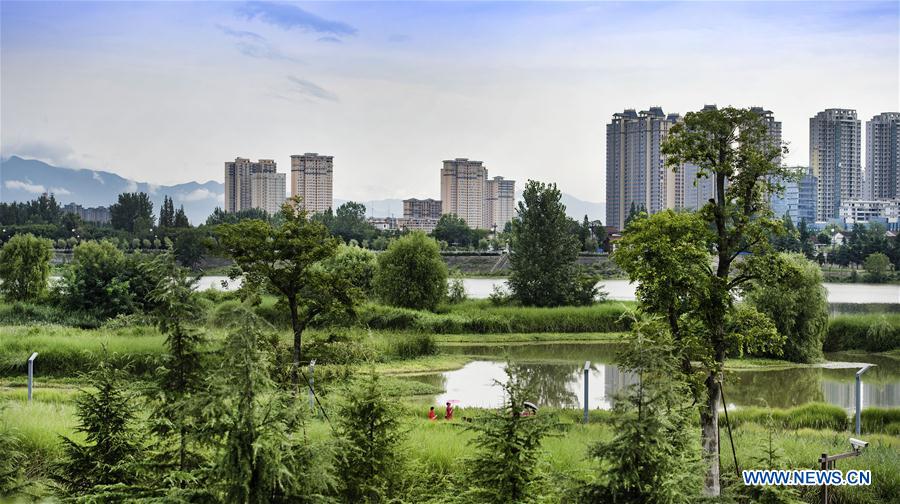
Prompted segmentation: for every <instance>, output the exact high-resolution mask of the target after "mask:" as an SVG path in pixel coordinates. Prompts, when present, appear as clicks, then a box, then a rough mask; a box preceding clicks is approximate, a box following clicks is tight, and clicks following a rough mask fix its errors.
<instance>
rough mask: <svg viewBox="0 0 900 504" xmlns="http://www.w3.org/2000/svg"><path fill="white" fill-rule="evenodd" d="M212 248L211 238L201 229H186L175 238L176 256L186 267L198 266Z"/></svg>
mask: <svg viewBox="0 0 900 504" xmlns="http://www.w3.org/2000/svg"><path fill="white" fill-rule="evenodd" d="M209 248H210V239H209V238H208V237H207V236H206V233H205V232H203V231H202V230H200V229H184V230H182V231H181V232H179V233H178V236H177V237H176V238H175V258H176V259H178V262H179V263H180V264H181V265H182V266H184V267H186V268H192V269H193V268H196V267H197V265H199V264H200V261H202V260H203V256H204V255H205V254H206V252H207V251H208V250H209Z"/></svg>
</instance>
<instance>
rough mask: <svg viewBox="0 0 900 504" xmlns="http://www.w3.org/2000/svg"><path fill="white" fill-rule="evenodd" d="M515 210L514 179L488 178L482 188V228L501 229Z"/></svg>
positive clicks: (510, 218) (513, 214)
mask: <svg viewBox="0 0 900 504" xmlns="http://www.w3.org/2000/svg"><path fill="white" fill-rule="evenodd" d="M515 212H516V181H515V180H507V179H504V178H503V177H494V178H492V179H488V180H487V182H486V185H485V190H484V228H485V229H496V230H497V231H503V228H504V227H505V226H506V223H507V222H509V221H511V220H512V219H513V217H514V216H515Z"/></svg>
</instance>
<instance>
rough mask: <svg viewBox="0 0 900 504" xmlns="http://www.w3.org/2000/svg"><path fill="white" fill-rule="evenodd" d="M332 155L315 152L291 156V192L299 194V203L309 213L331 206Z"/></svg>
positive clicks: (295, 194) (320, 211)
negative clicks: (321, 154)
mask: <svg viewBox="0 0 900 504" xmlns="http://www.w3.org/2000/svg"><path fill="white" fill-rule="evenodd" d="M333 172H334V156H320V155H319V154H317V153H315V152H307V153H306V154H302V155H301V154H295V155H293V156H291V194H292V195H294V196H300V198H301V200H300V205H301V206H302V207H303V208H304V209H305V210H306V211H307V212H310V213H322V212H324V211H326V210H328V209H329V208H332V206H333V200H332V185H333Z"/></svg>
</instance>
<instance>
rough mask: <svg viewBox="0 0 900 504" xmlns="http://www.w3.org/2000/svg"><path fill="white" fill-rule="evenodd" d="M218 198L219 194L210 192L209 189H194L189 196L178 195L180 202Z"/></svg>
mask: <svg viewBox="0 0 900 504" xmlns="http://www.w3.org/2000/svg"><path fill="white" fill-rule="evenodd" d="M216 196H217V194H216V193H214V192H212V191H210V190H209V189H194V190H193V191H191V192H189V193H187V194H180V195H178V199H179V201H201V200H205V199H210V198H215V197H216ZM223 197H224V195H223Z"/></svg>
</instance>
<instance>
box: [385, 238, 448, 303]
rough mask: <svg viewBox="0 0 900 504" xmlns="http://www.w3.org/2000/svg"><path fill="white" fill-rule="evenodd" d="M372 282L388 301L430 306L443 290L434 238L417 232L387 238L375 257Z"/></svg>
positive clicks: (442, 271)
mask: <svg viewBox="0 0 900 504" xmlns="http://www.w3.org/2000/svg"><path fill="white" fill-rule="evenodd" d="M374 286H375V293H376V294H377V295H378V297H379V298H381V299H382V300H383V301H384V302H386V303H388V304H390V305H393V306H400V307H404V308H415V309H419V310H434V309H435V308H436V307H437V305H438V303H440V302H441V301H443V299H444V296H445V295H446V293H447V266H446V264H444V260H443V259H441V251H440V248H439V247H438V244H437V242H436V241H434V239H433V238H429V237H427V236H425V235H424V234H422V233H418V232H413V233H410V234H408V235H406V236H404V237H402V238H400V239H398V240H395V241H393V242H391V244H390V246H389V247H388V249H387V251H385V252H383V253H382V254H381V255H380V256H379V257H378V269H377V270H376V272H375V278H374Z"/></svg>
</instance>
